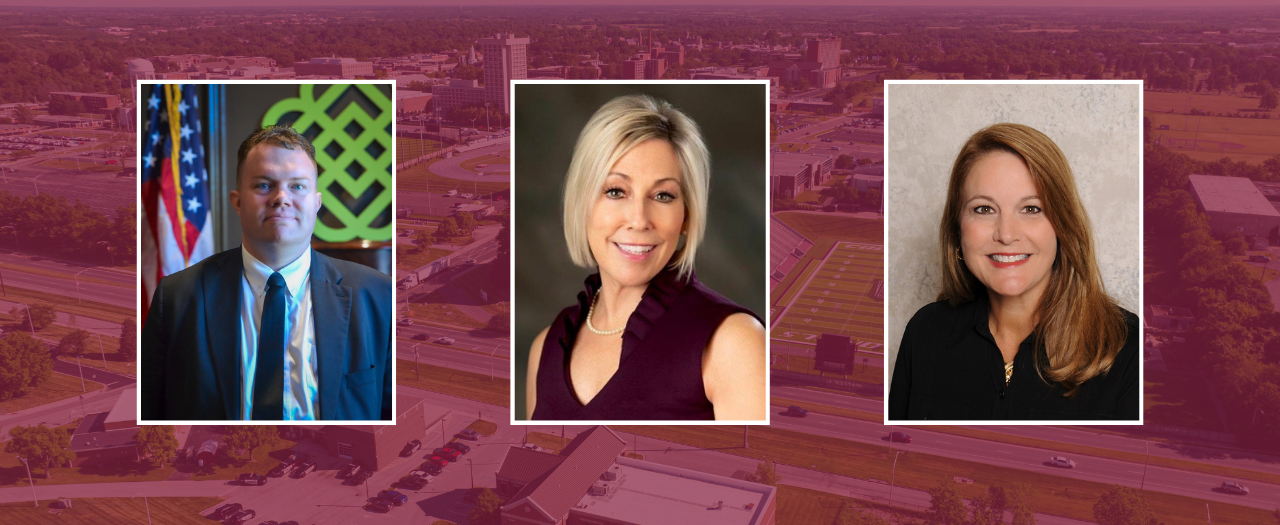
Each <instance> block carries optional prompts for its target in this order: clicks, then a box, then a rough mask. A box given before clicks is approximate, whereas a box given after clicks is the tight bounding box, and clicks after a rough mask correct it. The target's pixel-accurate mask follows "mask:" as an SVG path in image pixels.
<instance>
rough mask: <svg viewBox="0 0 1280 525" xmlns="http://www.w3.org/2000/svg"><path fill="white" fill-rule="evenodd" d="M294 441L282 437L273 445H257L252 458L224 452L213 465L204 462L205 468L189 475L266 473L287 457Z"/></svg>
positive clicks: (196, 477)
mask: <svg viewBox="0 0 1280 525" xmlns="http://www.w3.org/2000/svg"><path fill="white" fill-rule="evenodd" d="M296 444H297V442H296V441H290V440H287V439H284V438H281V439H280V442H279V443H278V444H276V446H275V447H258V448H257V449H254V451H253V458H252V459H240V458H233V457H231V456H228V455H226V454H219V455H218V456H217V457H216V458H214V460H213V465H212V466H210V465H208V464H206V466H205V467H204V468H205V469H207V470H204V471H197V472H195V473H193V474H192V475H191V479H192V480H194V481H202V480H211V479H236V478H238V477H240V474H243V473H246V472H255V473H258V474H262V475H264V476H265V475H266V474H267V471H268V470H271V467H274V466H276V464H277V463H279V462H280V461H281V460H283V459H284V458H286V457H288V456H289V454H290V452H291V450H290V449H292V448H293V446H294V445H296Z"/></svg>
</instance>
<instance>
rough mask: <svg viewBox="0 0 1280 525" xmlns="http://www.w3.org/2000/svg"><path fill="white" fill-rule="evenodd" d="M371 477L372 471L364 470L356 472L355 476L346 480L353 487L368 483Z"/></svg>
mask: <svg viewBox="0 0 1280 525" xmlns="http://www.w3.org/2000/svg"><path fill="white" fill-rule="evenodd" d="M371 477H373V471H372V470H367V469H366V470H361V471H360V472H357V473H356V474H355V475H353V476H351V477H349V478H347V479H348V480H349V481H351V483H352V484H353V485H359V484H361V483H364V482H366V481H369V478H371Z"/></svg>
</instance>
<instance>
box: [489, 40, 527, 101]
mask: <svg viewBox="0 0 1280 525" xmlns="http://www.w3.org/2000/svg"><path fill="white" fill-rule="evenodd" d="M528 47H529V38H528V37H525V38H516V36H515V35H512V34H498V35H494V36H493V38H481V39H480V51H481V52H483V53H484V100H485V101H486V102H488V103H489V104H491V107H494V108H497V109H501V110H502V114H503V115H508V114H510V113H511V108H510V102H511V81H512V80H522V79H525V78H528V75H527V68H528V65H529V62H528V59H527V58H526V57H525V49H526V48H528Z"/></svg>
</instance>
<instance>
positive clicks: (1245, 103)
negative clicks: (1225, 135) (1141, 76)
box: [1142, 91, 1260, 127]
mask: <svg viewBox="0 0 1280 525" xmlns="http://www.w3.org/2000/svg"><path fill="white" fill-rule="evenodd" d="M1259 100H1260V99H1259V98H1258V97H1241V96H1236V95H1212V94H1205V93H1197V94H1191V93H1178V92H1164V91H1144V92H1143V93H1142V109H1144V110H1146V111H1156V112H1160V113H1169V112H1170V111H1172V112H1173V113H1175V114H1178V115H1185V114H1186V113H1187V112H1188V111H1190V110H1192V109H1199V110H1201V111H1211V112H1214V113H1235V112H1237V111H1240V112H1248V111H1251V110H1255V109H1258V101H1259ZM1152 124H1155V123H1154V122H1153V123H1152ZM1153 127H1154V126H1153Z"/></svg>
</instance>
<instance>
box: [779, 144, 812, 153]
mask: <svg viewBox="0 0 1280 525" xmlns="http://www.w3.org/2000/svg"><path fill="white" fill-rule="evenodd" d="M812 147H813V144H804V143H801V142H783V143H781V144H778V149H780V150H782V151H786V152H789V153H800V152H802V151H805V150H807V149H809V148H812Z"/></svg>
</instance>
